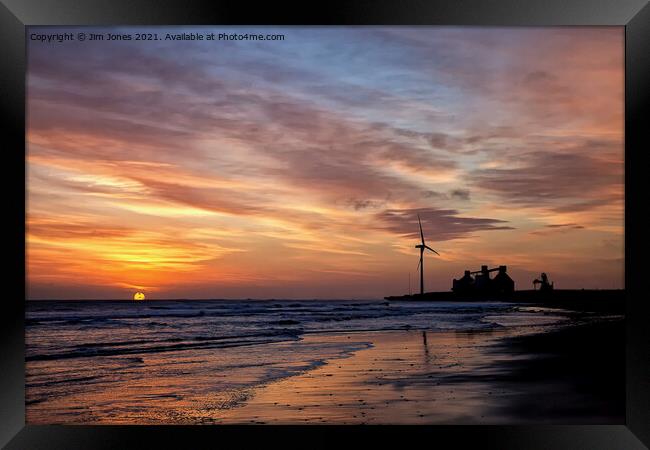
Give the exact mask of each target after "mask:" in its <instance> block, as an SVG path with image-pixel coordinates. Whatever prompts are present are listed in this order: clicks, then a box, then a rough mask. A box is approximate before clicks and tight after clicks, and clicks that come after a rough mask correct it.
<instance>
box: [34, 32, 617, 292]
mask: <svg viewBox="0 0 650 450" xmlns="http://www.w3.org/2000/svg"><path fill="white" fill-rule="evenodd" d="M30 30H31V31H38V32H64V31H73V32H75V33H76V32H77V31H80V29H78V28H70V29H62V28H51V27H48V28H31V29H30ZM83 31H86V32H88V31H93V32H108V31H111V32H116V33H117V32H121V33H136V32H142V31H150V32H154V31H155V32H157V33H159V35H160V36H162V35H164V33H166V32H169V31H173V32H179V31H188V32H189V31H201V32H204V33H207V32H215V33H219V32H235V31H236V32H239V33H244V32H256V33H257V32H260V33H264V34H266V33H269V32H270V33H283V34H285V39H284V41H264V42H253V41H230V42H225V41H207V42H187V41H181V42H169V41H157V42H151V41H148V42H146V41H145V42H142V41H137V42H136V41H130V42H88V41H86V42H77V41H75V42H64V43H41V42H36V41H28V61H29V65H28V73H27V81H28V97H27V107H28V117H27V130H28V131H27V141H28V144H27V147H28V148H27V155H26V158H27V186H26V189H27V218H26V226H27V272H28V297H29V298H33V299H44V298H61V299H63V298H106V299H108V298H131V297H132V295H133V293H134V292H135V291H137V290H141V291H143V292H145V294H146V295H147V298H152V299H153V298H381V297H383V296H385V295H395V294H403V293H407V292H408V282H409V273H410V278H411V283H412V287H413V290H414V291H415V290H416V279H417V276H418V275H417V271H416V266H417V262H418V258H419V252H418V250H417V249H416V248H414V245H416V244H417V243H418V239H419V231H418V226H417V214H418V213H419V214H420V217H421V218H422V226H423V228H424V234H425V238H426V239H427V244H428V245H430V246H431V247H433V248H434V249H436V250H437V251H438V252H439V253H440V255H441V256H436V255H434V254H432V253H429V254H427V255H426V256H425V287H426V290H427V291H431V290H444V291H446V290H449V289H450V287H451V280H452V278H454V277H456V278H458V277H460V276H462V272H463V270H464V269H466V268H467V269H471V270H477V269H479V268H480V266H481V264H488V265H490V266H494V265H507V266H508V271H509V272H510V274H511V276H512V277H513V279H514V280H515V282H516V287H517V288H518V289H532V280H533V279H534V278H535V277H538V276H539V274H540V272H542V271H544V272H547V273H548V274H549V277H550V279H551V280H552V281H554V282H555V285H556V287H557V288H583V287H584V288H622V287H624V285H623V277H624V245H623V238H624V227H623V217H624V209H623V206H624V152H623V142H624V136H623V124H624V122H623V120H624V117H623V112H624V110H623V106H624V98H623V92H624V66H623V62H624V61H623V58H624V52H623V50H624V46H623V45H624V34H623V28H620V27H606V28H605V27H603V28H598V27H597V28H594V27H590V28H454V27H411V28H409V27H390V28H385V27H348V28H332V27H313V28H308V27H305V28H295V27H293V28H272V29H262V28H259V27H257V28H255V27H242V28H227V27H219V28H204V27H196V28H191V29H189V28H188V29H182V30H181V29H178V28H174V29H164V28H158V29H153V28H149V29H146V28H137V29H135V28H103V29H102V28H93V29H84V30H83Z"/></svg>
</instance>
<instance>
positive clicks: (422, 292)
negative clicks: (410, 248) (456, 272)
mask: <svg viewBox="0 0 650 450" xmlns="http://www.w3.org/2000/svg"><path fill="white" fill-rule="evenodd" d="M418 224H420V238H421V239H422V243H421V244H418V245H416V246H415V248H419V249H420V262H419V263H418V269H420V295H423V294H424V249H425V248H427V249H429V250H431V251H432V252H433V253H435V254H436V255H438V256H440V253H438V252H437V251H435V250H434V249H432V248H431V247H429V246H428V245H427V244H426V243H425V242H424V233H422V222H420V215H419V214H418ZM416 270H417V269H416Z"/></svg>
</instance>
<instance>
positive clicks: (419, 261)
mask: <svg viewBox="0 0 650 450" xmlns="http://www.w3.org/2000/svg"><path fill="white" fill-rule="evenodd" d="M421 262H422V260H421V259H418V266H417V268H416V269H415V271H416V272H417V271H418V270H420V263H421Z"/></svg>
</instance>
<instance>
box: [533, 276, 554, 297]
mask: <svg viewBox="0 0 650 450" xmlns="http://www.w3.org/2000/svg"><path fill="white" fill-rule="evenodd" d="M538 284H539V285H540V287H539V290H540V292H549V291H552V290H553V283H549V281H548V275H546V273H544V272H542V275H541V279H540V278H535V279H534V280H533V289H535V290H537V285H538Z"/></svg>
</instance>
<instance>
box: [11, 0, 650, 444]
mask: <svg viewBox="0 0 650 450" xmlns="http://www.w3.org/2000/svg"><path fill="white" fill-rule="evenodd" d="M1 3H2V4H1V5H0V42H1V43H2V47H1V48H2V53H1V54H2V58H1V59H0V61H1V64H2V68H1V70H0V94H1V97H0V100H1V101H0V108H1V110H2V114H3V121H2V124H3V127H2V128H3V130H4V133H3V136H2V139H3V141H4V144H5V145H3V148H4V151H3V153H2V156H3V163H4V164H3V166H4V173H5V176H4V177H3V179H4V180H5V183H7V185H6V186H5V196H4V200H5V204H6V205H8V208H7V207H6V208H5V211H6V213H5V215H4V222H5V224H8V227H6V229H7V234H6V237H5V247H8V248H9V256H8V258H7V259H6V260H5V264H6V265H5V267H6V269H5V274H6V276H7V281H8V285H9V287H10V289H9V291H8V292H7V293H6V296H5V298H4V299H3V302H4V304H3V309H2V314H0V317H1V320H2V326H1V327H0V330H1V333H2V340H1V345H2V350H1V351H0V358H1V363H0V371H1V372H0V380H1V381H0V399H1V406H0V445H3V446H6V448H9V449H32V450H36V449H41V448H43V449H45V448H47V449H56V448H62V449H63V448H65V449H76V448H93V449H104V448H130V447H138V448H149V447H164V448H167V447H182V448H191V447H192V446H198V445H197V444H196V443H198V442H202V443H203V446H206V447H207V446H209V447H216V446H223V445H224V439H225V438H237V440H238V442H239V444H238V445H240V446H241V445H243V446H245V441H247V440H249V439H251V438H256V439H260V438H261V439H262V440H265V441H266V442H273V441H276V442H277V443H280V444H282V445H283V446H292V445H296V446H297V445H300V446H308V447H313V446H314V445H315V444H316V443H318V444H319V445H339V444H340V443H341V442H342V441H346V440H348V439H351V438H353V437H361V438H363V439H366V440H367V441H366V443H365V444H364V445H372V444H373V443H374V442H377V443H380V442H381V443H384V444H390V443H391V441H394V443H396V444H398V445H399V444H401V445H404V444H406V445H416V442H418V441H419V442H424V443H428V444H427V445H436V444H439V443H440V442H441V441H444V442H446V443H449V445H453V446H454V448H458V447H461V448H463V447H469V448H475V447H477V446H480V447H482V448H501V449H503V448H526V449H543V448H544V449H546V448H553V449H556V448H571V449H577V448H589V449H636V448H646V446H650V426H649V424H650V414H649V407H650V370H649V367H650V345H649V343H650V339H649V337H650V334H649V332H648V329H649V328H650V327H648V326H647V325H646V322H647V321H648V320H649V318H650V315H649V314H648V311H649V308H648V302H649V301H648V299H647V297H645V296H644V295H643V294H644V290H643V288H644V284H645V283H644V281H645V279H644V278H645V277H644V276H643V275H642V271H644V269H645V264H644V263H643V260H642V259H641V258H642V257H643V255H642V254H641V253H642V252H641V249H642V248H645V245H644V244H645V235H646V234H647V232H646V230H647V229H648V227H647V217H646V215H645V214H644V209H645V208H644V207H645V205H646V204H647V200H646V199H645V196H644V195H643V193H644V192H648V189H647V188H648V181H647V180H648V177H647V176H645V173H644V172H645V171H646V170H647V169H646V166H645V165H644V164H643V163H642V157H643V151H645V150H647V149H648V148H649V147H648V145H647V144H648V139H647V136H648V132H647V129H648V117H650V114H649V111H648V96H649V95H648V94H649V92H650V89H649V85H650V83H649V82H648V81H649V80H650V51H648V49H650V5H648V1H646V0H592V1H589V0H546V1H542V0H539V1H534V2H532V1H527V2H526V1H521V0H519V1H517V0H499V1H494V0H492V1H488V0H456V1H447V2H445V1H441V0H428V1H422V0H401V1H399V2H398V1H390V0H357V1H349V2H343V1H328V2H322V3H320V4H310V3H309V2H304V3H300V4H295V5H294V4H281V3H279V2H277V1H273V2H270V1H269V2H264V3H261V2H260V4H259V5H253V4H251V3H250V2H247V1H238V2H237V1H231V0H215V1H193V2H188V1H185V2H182V1H169V0H159V1H155V0H137V1H136V0H130V1H127V0H85V1H75V0H59V1H53V0H1ZM174 24H178V25H182V24H187V25H189V24H194V25H208V24H213V25H221V24H231V25H235V24H242V25H244V24H246V25H257V24H264V25H270V24H277V25H285V24H286V25H290V24H295V25H298V24H300V25H334V24H338V25H380V24H381V25H384V24H385V25H425V24H426V25H470V26H474V25H476V26H569V25H586V26H590V25H618V26H624V27H625V37H626V49H625V57H626V66H625V84H626V86H625V118H626V121H625V183H626V195H625V197H626V198H625V261H626V266H625V267H626V271H625V286H626V330H627V331H626V333H627V334H626V421H625V425H600V426H598V425H590V426H560V425H557V426H556V425H553V426H546V425H545V426H424V427H422V426H419V427H392V426H389V427H338V426H336V427H334V426H307V427H282V426H281V427H278V426H263V427H260V426H257V427H255V428H254V429H250V428H247V427H242V426H228V427H226V426H213V427H199V426H197V427H191V426H156V427H154V426H34V425H27V426H26V425H25V375H24V364H25V359H24V357H25V354H24V353H25V352H24V345H25V339H24V314H25V300H24V299H25V220H24V219H25V197H24V191H23V195H21V194H20V190H19V189H16V185H17V183H18V184H20V178H21V177H23V179H24V174H25V158H24V157H25V93H26V90H25V75H26V53H25V50H26V39H25V27H26V26H29V25H174ZM644 144H645V145H644ZM21 296H22V301H21ZM406 437H408V441H405V440H404V439H405V438H406ZM190 442H192V443H195V444H193V445H192V444H190ZM407 442H410V443H412V444H407Z"/></svg>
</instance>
